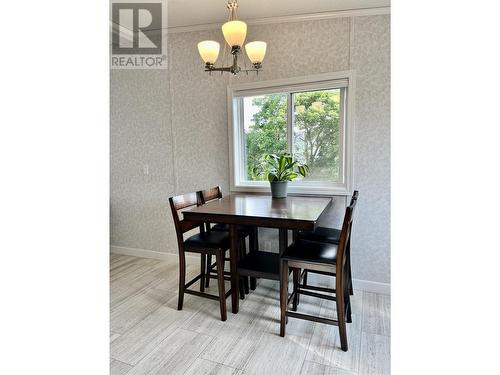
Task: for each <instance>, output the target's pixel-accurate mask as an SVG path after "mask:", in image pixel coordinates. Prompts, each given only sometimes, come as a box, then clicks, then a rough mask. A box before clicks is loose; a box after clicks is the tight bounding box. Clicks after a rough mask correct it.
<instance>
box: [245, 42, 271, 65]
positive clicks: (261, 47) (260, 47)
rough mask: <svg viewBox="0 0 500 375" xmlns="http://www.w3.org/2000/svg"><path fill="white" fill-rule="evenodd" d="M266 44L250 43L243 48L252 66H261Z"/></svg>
mask: <svg viewBox="0 0 500 375" xmlns="http://www.w3.org/2000/svg"><path fill="white" fill-rule="evenodd" d="M266 48H267V43H266V42H260V41H258V42H250V43H247V44H246V46H245V51H246V52H247V56H248V58H249V59H250V61H251V62H252V64H254V65H256V64H261V63H262V61H263V60H264V56H266Z"/></svg>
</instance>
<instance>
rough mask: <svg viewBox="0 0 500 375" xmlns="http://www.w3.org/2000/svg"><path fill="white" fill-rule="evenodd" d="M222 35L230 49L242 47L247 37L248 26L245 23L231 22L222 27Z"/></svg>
mask: <svg viewBox="0 0 500 375" xmlns="http://www.w3.org/2000/svg"><path fill="white" fill-rule="evenodd" d="M222 34H224V39H226V42H227V44H229V47H241V46H243V43H245V38H246V36H247V24H246V23H245V22H243V21H229V22H226V23H225V24H224V25H222Z"/></svg>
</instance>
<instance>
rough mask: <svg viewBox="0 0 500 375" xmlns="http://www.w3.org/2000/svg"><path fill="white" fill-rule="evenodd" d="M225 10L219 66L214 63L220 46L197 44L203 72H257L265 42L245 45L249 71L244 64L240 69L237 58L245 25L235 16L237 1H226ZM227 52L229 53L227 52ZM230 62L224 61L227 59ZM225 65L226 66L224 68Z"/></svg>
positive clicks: (245, 32) (240, 49)
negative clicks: (227, 13) (226, 12)
mask: <svg viewBox="0 0 500 375" xmlns="http://www.w3.org/2000/svg"><path fill="white" fill-rule="evenodd" d="M226 7H227V9H228V10H229V17H228V21H227V22H226V23H224V24H223V25H222V35H224V39H225V41H226V43H227V45H226V44H224V43H223V44H224V52H223V54H222V58H221V59H220V61H221V62H220V66H215V62H216V61H217V58H218V57H219V52H220V44H219V43H218V42H216V41H213V40H204V41H203V42H200V43H198V52H199V53H200V56H201V58H202V60H203V62H204V63H205V71H206V72H209V73H212V72H221V74H222V73H223V72H229V73H231V74H233V75H237V74H238V73H240V72H246V73H247V74H248V72H256V73H258V72H259V69H261V68H262V61H263V60H264V57H265V55H266V48H267V44H266V42H262V41H256V42H250V43H247V44H246V45H245V51H246V54H247V56H248V59H249V60H250V62H251V63H252V65H251V69H247V68H246V64H244V67H243V68H242V67H241V66H240V65H239V64H238V57H239V56H240V55H241V54H243V55H244V53H243V52H242V51H243V45H244V43H245V39H246V37H247V24H246V23H245V22H243V21H239V20H238V18H237V16H236V10H237V9H238V2H237V0H228V2H227V6H226ZM227 50H229V52H227ZM229 58H230V59H231V61H230V62H229V61H225V60H227V59H229ZM225 63H227V64H228V66H224V64H225Z"/></svg>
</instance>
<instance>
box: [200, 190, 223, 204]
mask: <svg viewBox="0 0 500 375" xmlns="http://www.w3.org/2000/svg"><path fill="white" fill-rule="evenodd" d="M198 195H199V198H200V200H201V204H205V203H207V202H210V201H213V200H214V199H221V198H222V188H221V187H220V186H215V187H213V188H210V189H206V190H202V191H199V192H198Z"/></svg>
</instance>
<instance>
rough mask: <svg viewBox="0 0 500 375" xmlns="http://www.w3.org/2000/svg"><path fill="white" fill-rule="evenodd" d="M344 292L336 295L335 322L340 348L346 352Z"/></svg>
mask: <svg viewBox="0 0 500 375" xmlns="http://www.w3.org/2000/svg"><path fill="white" fill-rule="evenodd" d="M343 294H344V292H343V291H341V292H340V293H337V301H336V304H337V320H338V326H339V336H340V348H341V349H342V350H343V351H344V352H347V327H346V322H345V304H344V296H343Z"/></svg>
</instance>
